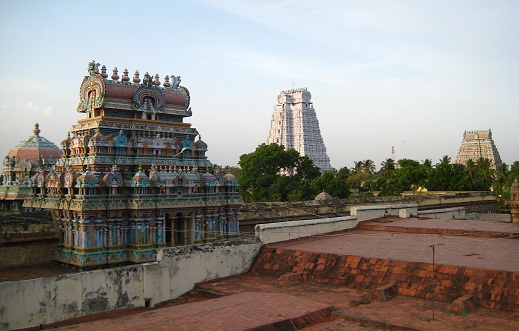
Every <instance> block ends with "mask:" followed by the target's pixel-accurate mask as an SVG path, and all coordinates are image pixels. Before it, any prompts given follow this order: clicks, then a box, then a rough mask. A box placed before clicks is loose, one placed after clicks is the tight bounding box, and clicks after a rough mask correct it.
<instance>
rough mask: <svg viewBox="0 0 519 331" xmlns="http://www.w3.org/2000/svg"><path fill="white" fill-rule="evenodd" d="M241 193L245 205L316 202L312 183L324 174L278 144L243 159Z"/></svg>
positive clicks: (292, 150)
mask: <svg viewBox="0 0 519 331" xmlns="http://www.w3.org/2000/svg"><path fill="white" fill-rule="evenodd" d="M239 165H240V166H241V174H240V177H239V178H238V190H239V192H240V194H241V196H242V198H243V200H244V201H245V202H254V201H287V200H288V199H296V198H300V199H308V198H313V196H312V194H313V192H312V190H311V188H310V183H311V181H312V179H314V178H315V177H317V176H319V175H320V171H319V169H318V168H316V167H315V166H314V165H313V162H312V160H311V159H310V158H308V157H307V156H301V155H300V154H299V152H297V151H296V150H294V149H290V150H288V151H286V150H285V149H284V147H283V146H281V145H278V144H269V145H267V144H261V145H259V146H258V147H257V148H256V150H255V151H254V152H252V153H249V154H243V155H242V156H240V162H239Z"/></svg>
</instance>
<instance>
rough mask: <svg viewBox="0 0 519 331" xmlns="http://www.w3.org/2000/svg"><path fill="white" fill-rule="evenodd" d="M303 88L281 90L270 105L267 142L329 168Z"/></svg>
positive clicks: (326, 168) (305, 90)
mask: <svg viewBox="0 0 519 331" xmlns="http://www.w3.org/2000/svg"><path fill="white" fill-rule="evenodd" d="M311 99H312V95H311V93H310V92H309V91H308V90H307V89H306V88H300V89H293V90H287V91H281V92H280V94H279V95H278V97H277V105H276V106H275V107H274V112H273V114H272V119H271V121H270V129H269V134H268V137H267V144H271V143H276V144H279V145H283V146H284V147H285V148H286V149H291V148H293V149H295V150H297V151H298V152H299V154H301V155H306V156H308V157H309V158H310V159H311V160H312V161H313V162H314V165H315V166H317V167H318V168H319V169H321V171H323V172H324V171H330V170H333V168H332V166H331V165H330V159H329V158H328V155H327V154H326V146H325V145H324V141H323V138H322V136H321V130H320V129H319V121H318V120H317V115H316V113H315V109H314V107H313V103H312V102H311Z"/></svg>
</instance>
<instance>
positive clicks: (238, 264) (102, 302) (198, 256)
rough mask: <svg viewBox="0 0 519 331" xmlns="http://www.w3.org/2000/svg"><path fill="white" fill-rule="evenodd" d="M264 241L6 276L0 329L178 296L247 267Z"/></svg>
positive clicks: (165, 251)
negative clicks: (91, 267)
mask: <svg viewBox="0 0 519 331" xmlns="http://www.w3.org/2000/svg"><path fill="white" fill-rule="evenodd" d="M260 247H261V244H260V243H259V242H257V241H239V240H236V241H230V242H221V243H214V244H203V245H193V246H181V247H169V248H164V249H161V250H160V251H159V253H158V258H157V261H156V262H153V263H146V264H138V265H132V266H125V267H117V268H110V269H102V270H94V271H88V272H81V273H74V274H65V275H60V276H51V277H44V278H36V279H29V280H21V281H7V282H1V283H0V293H1V300H0V321H1V322H0V330H11V329H19V328H28V327H35V326H39V325H47V324H51V323H55V322H58V321H62V320H65V319H71V318H76V317H80V316H84V315H88V314H93V313H99V312H103V311H108V310H116V309H128V308H136V307H145V306H148V307H149V306H154V305H156V304H158V303H161V302H164V301H168V300H173V299H176V298H177V297H179V296H180V295H182V294H184V293H186V292H188V291H189V290H191V289H193V287H194V285H195V283H197V282H201V281H205V280H210V279H214V278H219V277H226V276H230V275H234V274H239V273H243V272H246V271H247V270H248V269H249V267H250V265H251V264H252V262H253V260H254V258H255V256H256V254H257V253H258V251H259V249H260ZM20 307H24V309H20Z"/></svg>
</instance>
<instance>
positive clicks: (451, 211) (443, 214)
mask: <svg viewBox="0 0 519 331" xmlns="http://www.w3.org/2000/svg"><path fill="white" fill-rule="evenodd" d="M418 217H426V218H438V219H444V220H447V219H453V220H454V219H455V220H464V219H467V216H466V214H465V208H464V207H455V208H444V209H433V210H422V211H419V212H418Z"/></svg>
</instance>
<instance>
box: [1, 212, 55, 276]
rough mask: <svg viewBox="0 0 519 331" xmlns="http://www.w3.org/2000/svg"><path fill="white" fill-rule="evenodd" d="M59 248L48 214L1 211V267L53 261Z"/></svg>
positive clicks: (52, 222) (53, 226) (53, 225)
mask: <svg viewBox="0 0 519 331" xmlns="http://www.w3.org/2000/svg"><path fill="white" fill-rule="evenodd" d="M57 246H58V233H57V231H56V225H55V223H54V221H53V220H52V217H51V214H50V213H49V212H32V213H30V212H18V211H0V268H9V267H17V266H23V265H31V264H37V263H43V262H49V261H52V259H53V255H54V250H55V249H56V247H57Z"/></svg>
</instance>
